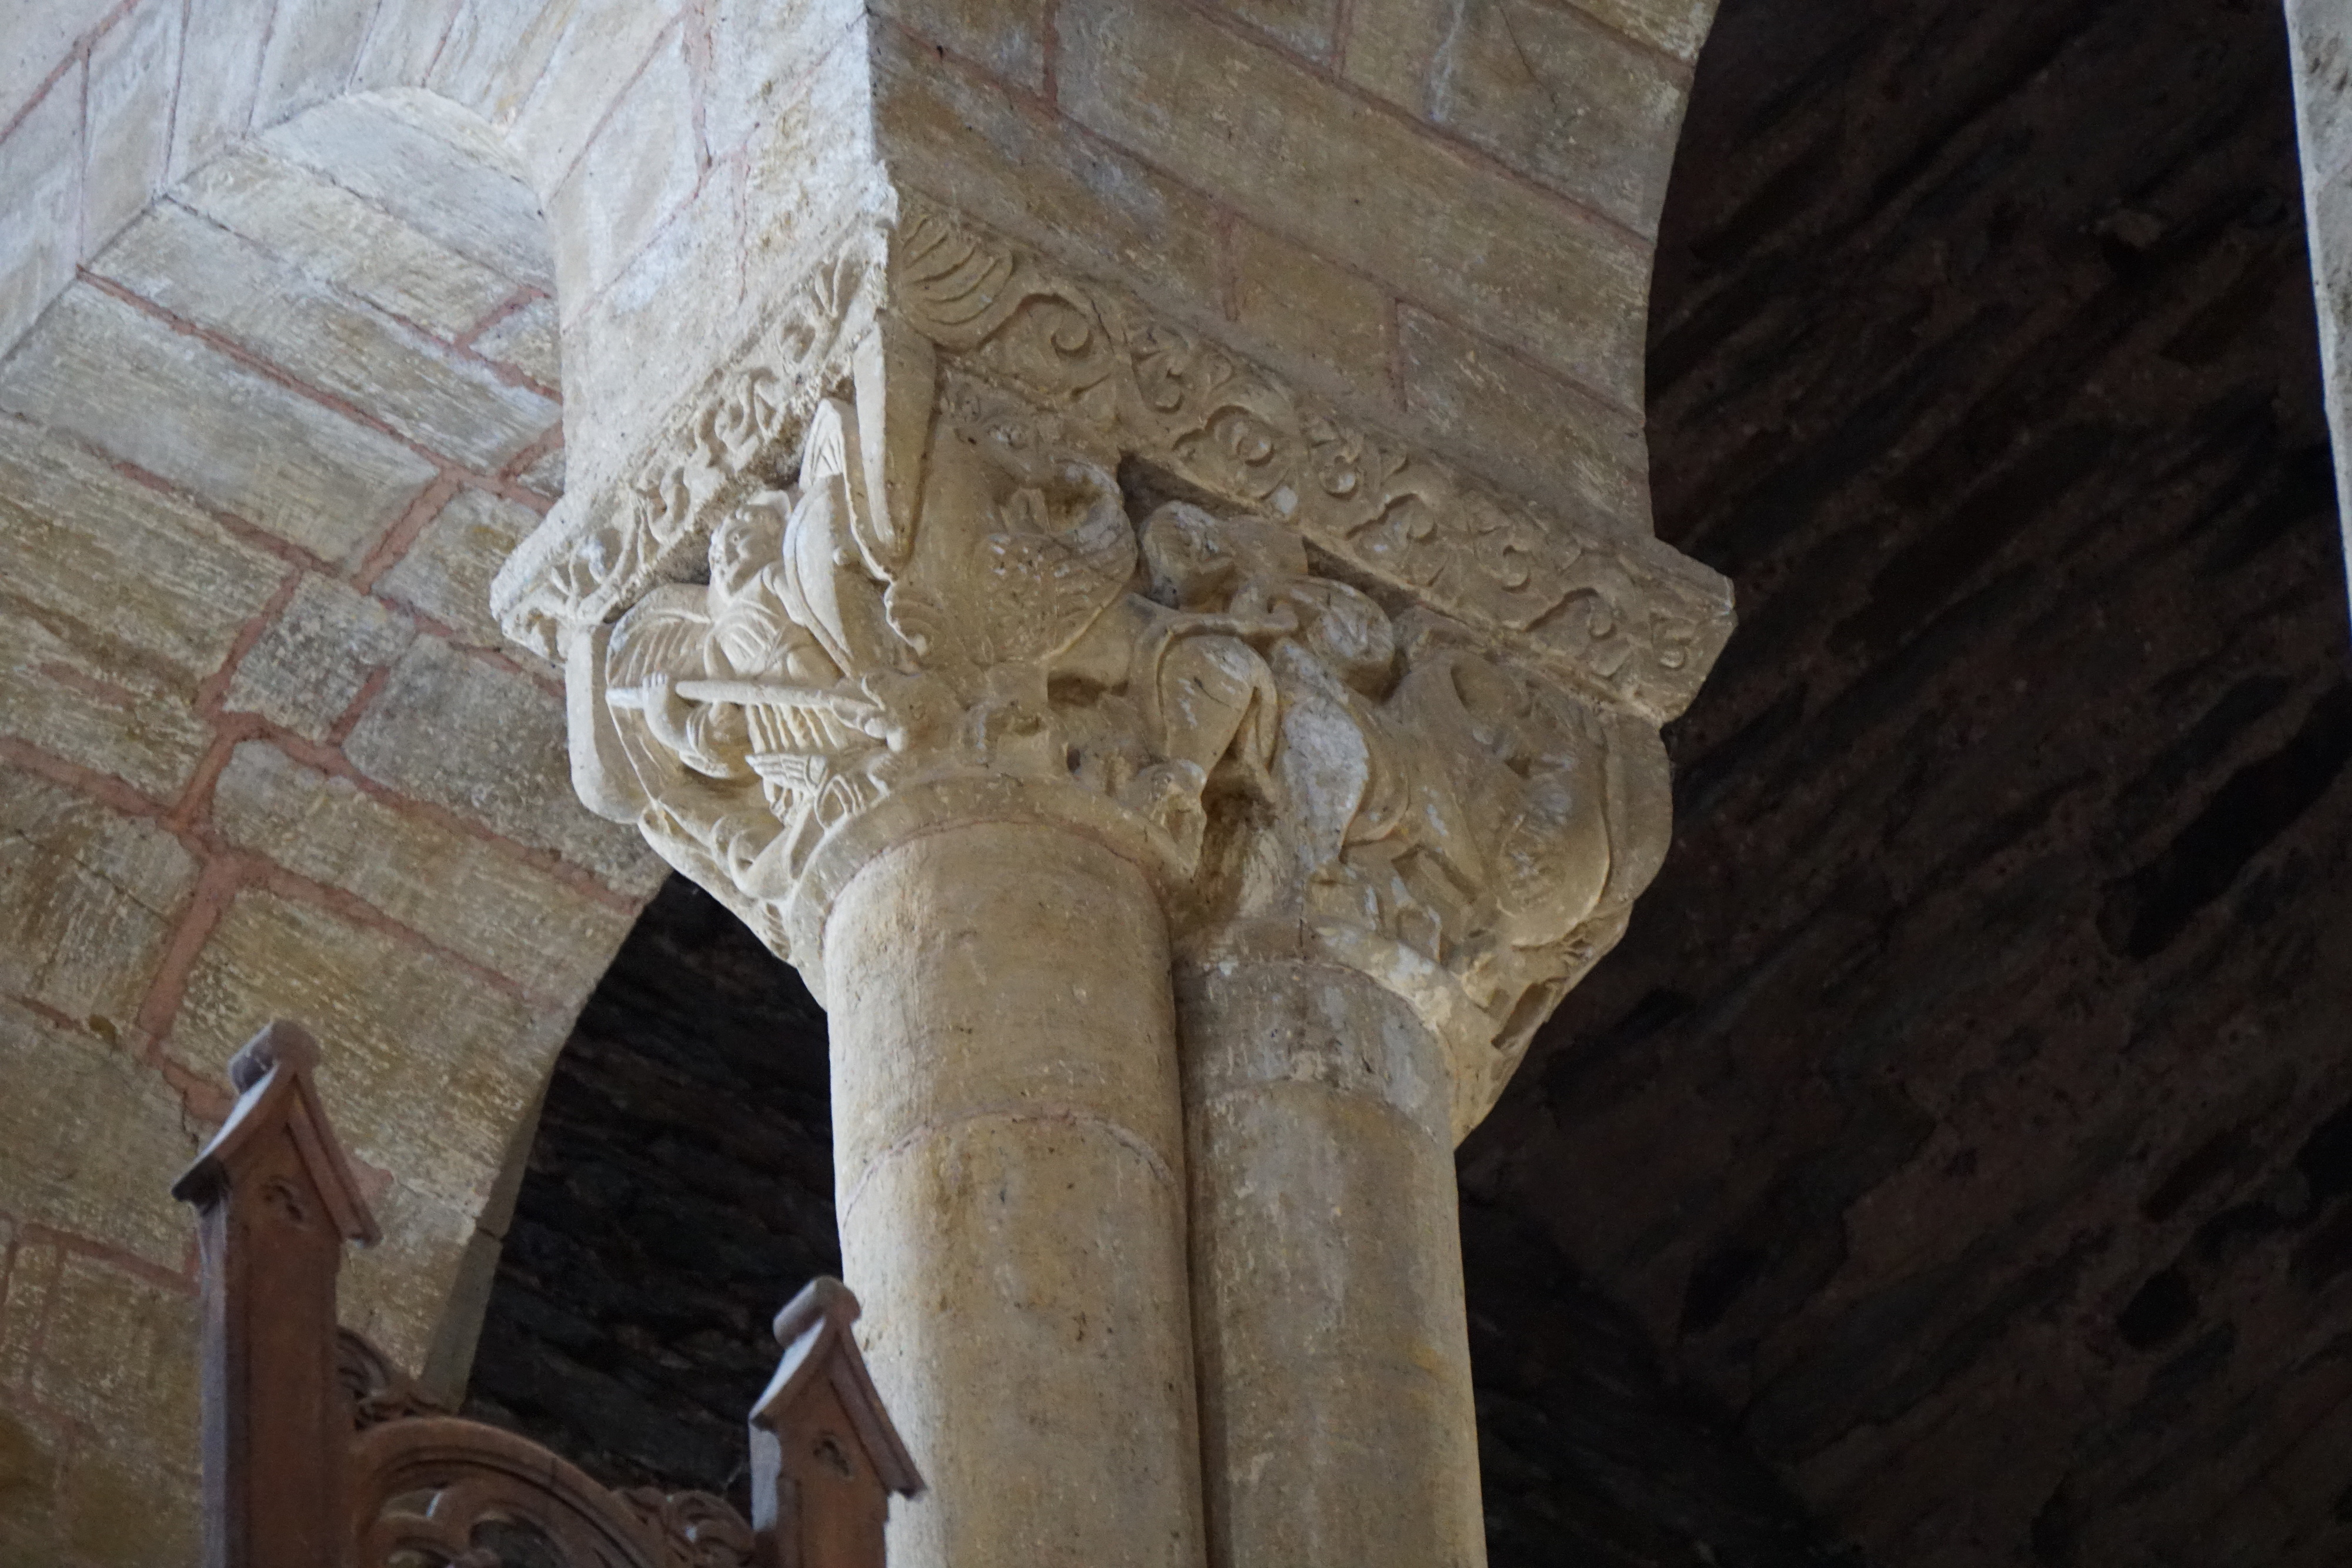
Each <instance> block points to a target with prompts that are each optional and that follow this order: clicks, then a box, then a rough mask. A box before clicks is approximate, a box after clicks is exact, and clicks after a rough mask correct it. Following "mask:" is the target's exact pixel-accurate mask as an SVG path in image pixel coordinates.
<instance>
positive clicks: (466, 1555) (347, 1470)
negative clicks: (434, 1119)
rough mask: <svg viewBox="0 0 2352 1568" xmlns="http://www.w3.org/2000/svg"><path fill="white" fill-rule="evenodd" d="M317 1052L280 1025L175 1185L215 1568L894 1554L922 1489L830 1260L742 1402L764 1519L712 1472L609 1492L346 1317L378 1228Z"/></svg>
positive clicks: (755, 1500) (738, 1563)
mask: <svg viewBox="0 0 2352 1568" xmlns="http://www.w3.org/2000/svg"><path fill="white" fill-rule="evenodd" d="M318 1068H319V1049H318V1046H317V1045H316V1044H315V1043H314V1042H313V1041H312V1040H311V1039H310V1036H309V1035H308V1034H307V1033H305V1032H304V1031H303V1030H301V1029H299V1027H297V1026H295V1025H293V1024H289V1023H282V1022H281V1023H273V1024H271V1025H270V1026H269V1027H268V1028H267V1029H265V1030H262V1031H261V1033H259V1034H258V1035H257V1036H255V1037H254V1039H253V1040H251V1041H250V1042H249V1043H247V1046H246V1047H245V1049H244V1050H242V1051H239V1052H238V1053H237V1054H236V1058H235V1059H234V1060H233V1061H231V1062H230V1063H229V1077H230V1079H231V1081H232V1082H233V1083H234V1084H235V1085H236V1090H237V1092H238V1096H239V1098H238V1100H237V1102H236V1109H235V1110H234V1111H233V1112H232V1113H230V1115H229V1118H228V1120H227V1122H226V1124H223V1125H222V1127H221V1130H220V1132H219V1133H218V1134H216V1135H215V1137H214V1138H213V1140H212V1143H211V1144H210V1145H208V1146H207V1147H206V1148H205V1151H204V1153H203V1154H202V1155H199V1156H197V1159H196V1161H195V1163H194V1165H193V1166H190V1167H189V1169H188V1171H187V1173H186V1174H185V1175H184V1176H181V1178H180V1179H179V1181H178V1182H177V1183H175V1184H174V1185H173V1189H172V1191H173V1196H174V1197H178V1198H180V1199H182V1200H184V1201H185V1202H187V1203H190V1204H192V1205H194V1207H195V1208H196V1210H197V1213H198V1217H199V1225H200V1254H201V1258H202V1262H203V1291H204V1343H203V1349H202V1355H203V1358H204V1477H205V1479H204V1486H205V1543H204V1559H203V1561H204V1564H205V1568H883V1561H884V1553H883V1524H884V1521H885V1519H886V1518H887V1513H888V1510H889V1501H890V1498H891V1497H892V1496H893V1495H894V1494H895V1495H899V1496H912V1495H914V1494H915V1493H916V1492H917V1491H919V1490H920V1489H921V1486H922V1481H921V1479H920V1478H919V1476H918V1475H917V1473H916V1470H915V1467H914V1463H913V1461H912V1460H911V1459H910V1458H908V1454H907V1450H906V1448H905V1445H904V1444H903V1443H901V1442H900V1440H899V1437H898V1433H897V1431H896V1430H895V1429H894V1428H893V1427H892V1426H891V1423H890V1417H889V1416H888V1414H887V1412H886V1411H885V1410H884V1409H883V1407H882V1402H881V1399H880V1397H879V1396H877V1394H876V1392H875V1389H874V1384H873V1381H872V1379H871V1378H870V1377H869V1376H868V1375H867V1374H866V1363H865V1360H864V1358H863V1357H862V1356H861V1355H860V1354H859V1352H858V1348H857V1342H856V1338H855V1336H854V1335H853V1334H852V1333H851V1324H852V1323H853V1322H855V1321H856V1317H857V1311H858V1308H857V1300H856V1297H855V1296H853V1295H852V1294H851V1293H850V1291H849V1290H848V1288H847V1287H846V1286H845V1285H843V1284H842V1283H841V1282H840V1281H837V1280H828V1279H821V1280H818V1281H814V1283H812V1284H811V1285H809V1286H808V1288H807V1289H805V1290H803V1291H802V1292H801V1293H800V1294H799V1296H797V1297H796V1298H795V1299H794V1300H793V1302H792V1304H791V1305H789V1306H787V1307H786V1308H785V1309H784V1310H783V1312H782V1313H781V1314H779V1315H778V1317H777V1318H776V1324H775V1327H776V1337H777V1340H778V1342H779V1343H781V1344H782V1347H783V1356H782V1362H781V1364H779V1365H778V1367H777V1370H776V1375H775V1378H774V1380H773V1381H772V1383H771V1384H770V1385H769V1386H768V1389H767V1391H766V1393H764V1394H763V1395H761V1397H760V1399H759V1401H758V1402H757V1404H755V1405H754V1406H753V1407H752V1409H751V1422H750V1427H751V1434H750V1437H751V1518H750V1519H749V1520H746V1519H745V1518H744V1517H743V1516H742V1515H741V1514H740V1513H739V1512H737V1511H736V1510H735V1509H734V1508H733V1507H732V1506H731V1505H730V1503H728V1502H727V1501H726V1500H724V1499H721V1498H718V1497H714V1496H712V1495H710V1494H709V1493H707V1492H677V1493H667V1494H666V1493H663V1492H660V1491H657V1490H652V1489H648V1488H639V1489H634V1490H622V1491H616V1490H611V1489H608V1488H606V1487H604V1486H601V1485H599V1484H598V1483H597V1482H595V1481H594V1480H592V1479H589V1477H587V1476H586V1475H585V1474H583V1473H582V1472H581V1470H580V1469H577V1468H576V1467H574V1466H572V1465H571V1464H569V1463H567V1462H565V1461H564V1460H563V1459H562V1458H559V1457H558V1456H556V1455H555V1454H552V1453H551V1452H549V1451H548V1450H547V1449H545V1448H541V1446H539V1445H538V1444H536V1443H533V1442H530V1440H528V1439H526V1438H524V1437H518V1436H516V1435H515V1434H513V1433H511V1432H507V1431H503V1430H500V1429H499V1428H498V1427H488V1426H485V1425H483V1424H482V1423H480V1422H478V1421H468V1420H466V1419H464V1418H462V1417H460V1416H455V1415H452V1414H450V1413H448V1412H446V1411H444V1410H441V1409H439V1408H436V1406H433V1405H432V1404H431V1403H430V1402H428V1401H427V1400H426V1399H425V1398H424V1397H423V1396H422V1395H421V1394H420V1393H419V1392H418V1391H417V1389H416V1388H415V1385H413V1384H412V1383H411V1382H410V1381H409V1380H408V1379H407V1378H406V1377H404V1376H403V1375H401V1374H400V1373H399V1372H398V1371H397V1370H396V1369H394V1367H393V1366H392V1365H391V1364H389V1363H388V1362H387V1361H386V1360H385V1359H384V1357H383V1356H382V1355H381V1354H377V1352H376V1351H375V1350H374V1348H373V1346H371V1345H369V1344H368V1343H367V1342H366V1341H364V1340H362V1339H361V1338H360V1337H359V1336H358V1335H356V1334H354V1333H351V1332H350V1331H348V1330H345V1329H343V1328H341V1326H340V1325H339V1324H338V1322H337V1320H336V1313H335V1287H336V1276H337V1274H338V1272H339V1271H340V1270H341V1264H342V1252H343V1248H344V1246H345V1244H347V1243H358V1244H360V1245H362V1246H364V1245H366V1244H368V1243H370V1242H372V1241H373V1240H374V1239H376V1228H375V1222H374V1220H373V1218H370V1216H369V1214H368V1208H367V1205H366V1204H365V1202H363V1201H362V1198H361V1197H360V1193H359V1189H358V1188H357V1186H355V1185H354V1183H353V1181H352V1172H351V1167H350V1165H349V1162H348V1161H347V1160H346V1159H345V1158H344V1155H343V1152H342V1149H341V1145H338V1143H337V1142H336V1139H335V1134H334V1129H333V1128H332V1127H331V1126H330V1125H329V1124H328V1121H327V1117H326V1113H325V1112H324V1110H323V1109H322V1108H321V1106H320V1099H319V1092H318V1088H317V1085H316V1082H315V1076H316V1074H317V1071H318Z"/></svg>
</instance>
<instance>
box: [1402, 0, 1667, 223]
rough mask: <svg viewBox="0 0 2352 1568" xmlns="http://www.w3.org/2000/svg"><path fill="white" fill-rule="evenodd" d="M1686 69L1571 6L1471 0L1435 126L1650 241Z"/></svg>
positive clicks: (1440, 84)
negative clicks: (1474, 144)
mask: <svg viewBox="0 0 2352 1568" xmlns="http://www.w3.org/2000/svg"><path fill="white" fill-rule="evenodd" d="M1689 89H1690V68H1689V67H1688V66H1686V65H1685V64H1684V63H1683V62H1682V61H1680V60H1677V59H1674V58H1672V57H1664V56H1661V55H1660V54H1659V53H1658V51H1657V50H1656V49H1655V47H1648V46H1644V45H1642V44H1637V43H1635V42H1633V40H1631V39H1629V38H1627V37H1625V36H1624V35H1623V34H1622V33H1620V32H1617V31H1614V30H1612V29H1611V28H1609V27H1606V26H1602V25H1601V24H1600V23H1599V22H1596V21H1595V20H1593V19H1592V18H1591V16H1587V15H1586V14H1585V13H1584V12H1582V11H1580V10H1579V9H1577V8H1576V7H1575V6H1573V5H1557V4H1549V3H1543V0H1465V4H1464V5H1462V7H1461V10H1460V15H1459V18H1458V20H1456V21H1455V22H1454V25H1453V27H1452V29H1451V31H1450V33H1449V36H1448V37H1447V38H1446V41H1445V47H1444V55H1443V57H1441V59H1440V60H1439V62H1438V64H1437V68H1436V75H1435V78H1434V80H1433V83H1432V85H1431V91H1430V96H1429V110H1428V112H1429V118H1430V120H1432V121H1433V123H1435V124H1437V125H1439V126H1441V127H1443V128H1444V129H1445V130H1448V131H1453V132H1454V133H1455V134H1456V135H1459V136H1461V137H1463V138H1465V140H1467V141H1472V142H1475V143H1476V144H1477V145H1478V146H1480V147H1483V148H1485V149H1486V151H1487V152H1491V153H1493V154H1494V155H1495V156H1496V157H1497V158H1500V159H1501V160H1503V161H1504V162H1507V163H1509V164H1511V165H1513V166H1514V167H1517V168H1519V169H1524V170H1526V171H1527V172H1528V173H1530V174H1532V175H1534V176H1535V177H1536V178H1537V179H1538V180H1541V181H1542V182H1543V183H1546V184H1548V185H1550V186H1552V187H1553V188H1554V189H1556V190H1559V192H1561V193H1564V194H1566V195H1570V196H1573V197H1575V198H1576V199H1577V200H1579V201H1581V202H1585V203H1588V204H1591V206H1593V207H1594V208H1596V209H1598V210H1599V211H1601V212H1603V213H1606V214H1609V215H1610V216H1611V217H1612V218H1614V219H1616V220H1617V221H1618V222H1619V223H1621V224H1623V225H1626V226H1627V227H1628V228H1631V229H1633V230H1634V231H1636V232H1637V233H1640V234H1643V235H1655V234H1656V233H1657V229H1658V213H1659V211H1660V209H1661V208H1662V207H1663V205H1664V202H1665V193H1666V175H1667V173H1668V172H1669V171H1670V170H1671V169H1672V168H1673V166H1674V155H1675V137H1676V135H1677V133H1678V132H1679V131H1681V129H1682V120H1683V105H1684V103H1685V100H1686V99H1687V98H1688V95H1689Z"/></svg>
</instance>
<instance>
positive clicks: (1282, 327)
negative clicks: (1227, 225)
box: [1225, 219, 1405, 402]
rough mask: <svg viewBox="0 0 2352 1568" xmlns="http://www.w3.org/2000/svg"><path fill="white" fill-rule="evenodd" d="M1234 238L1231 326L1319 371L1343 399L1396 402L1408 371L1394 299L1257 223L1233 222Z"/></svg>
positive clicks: (1228, 264)
mask: <svg viewBox="0 0 2352 1568" xmlns="http://www.w3.org/2000/svg"><path fill="white" fill-rule="evenodd" d="M1230 234H1231V239H1230V241H1229V244H1230V246H1231V250H1230V253H1229V254H1228V256H1227V257H1226V263H1225V265H1226V267H1227V268H1228V269H1229V272H1228V276H1229V277H1231V279H1232V289H1233V301H1232V304H1233V316H1234V325H1235V326H1236V327H1238V328H1240V329H1241V330H1242V331H1243V332H1244V333H1247V334H1249V335H1250V336H1251V337H1253V338H1255V339H1257V340H1261V341H1263V342H1265V343H1268V344H1271V345H1273V347H1274V348H1275V349H1276V350H1277V351H1278V352H1281V353H1283V354H1285V355H1286V356H1288V357H1289V358H1291V359H1293V360H1296V361H1306V362H1307V363H1309V364H1312V365H1315V366H1317V367H1318V368H1319V369H1321V370H1322V371H1323V372H1324V374H1325V376H1326V378H1327V379H1326V382H1325V385H1326V386H1328V387H1329V388H1332V389H1334V390H1335V391H1337V392H1339V395H1342V396H1348V395H1353V396H1356V397H1358V398H1366V399H1367V401H1371V402H1383V401H1391V400H1392V399H1393V397H1394V395H1395V392H1396V389H1397V387H1398V385H1399V382H1398V371H1400V370H1401V369H1403V368H1405V367H1402V366H1401V365H1400V364H1399V363H1398V361H1397V360H1396V357H1395V345H1394V344H1393V343H1392V342H1391V329H1392V328H1393V326H1394V323H1395V317H1396V299H1395V298H1394V296H1392V295H1391V293H1390V292H1389V290H1388V289H1386V288H1384V287H1381V285H1380V284H1378V283H1376V282H1374V281H1373V280H1372V279H1370V278H1369V277H1363V276H1362V275H1361V274H1359V273H1354V272H1349V271H1348V270H1347V269H1346V268H1344V267H1335V266H1333V265H1332V264H1331V263H1330V262H1328V261H1327V260H1325V259H1324V258H1323V257H1321V256H1317V255H1315V254H1314V253H1313V252H1311V251H1308V250H1305V249H1302V248H1301V247H1299V246H1296V245H1294V244H1292V243H1291V242H1290V241H1288V240H1286V239H1284V238H1282V237H1281V236H1280V235H1276V234H1274V233H1273V232H1271V231H1270V230H1267V229H1264V228H1260V227H1259V226H1258V225H1255V224H1253V223H1246V222H1244V221H1242V220H1240V219H1235V220H1234V223H1233V225H1232V228H1231V230H1230ZM1367 394H1369V396H1368V395H1367Z"/></svg>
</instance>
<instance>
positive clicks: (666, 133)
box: [550, 34, 701, 300]
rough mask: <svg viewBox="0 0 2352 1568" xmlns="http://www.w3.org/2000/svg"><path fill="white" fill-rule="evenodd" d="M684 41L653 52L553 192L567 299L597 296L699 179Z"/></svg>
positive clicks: (558, 258) (560, 268)
mask: <svg viewBox="0 0 2352 1568" xmlns="http://www.w3.org/2000/svg"><path fill="white" fill-rule="evenodd" d="M694 100H695V94H694V90H693V86H692V83H691V81H690V79H689V73H688V68H687V63H686V53H685V41H684V39H683V38H682V37H679V36H678V35H677V34H672V35H671V37H669V39H668V41H667V42H666V43H665V44H664V46H663V47H661V48H660V49H658V50H656V52H655V54H654V56H653V57H652V58H651V59H650V60H649V61H648V62H647V63H646V68H645V69H644V71H643V72H642V73H641V74H640V75H639V76H638V78H637V79H636V80H635V82H634V83H633V84H632V85H631V86H630V87H629V89H628V90H627V91H625V92H624V93H623V94H622V95H621V98H620V100H619V101H618V102H616V103H615V104H614V106H613V109H612V112H611V114H610V115H609V117H608V118H607V119H606V120H604V124H603V125H602V126H600V127H599V128H598V129H597V131H596V134H595V135H594V136H593V138H592V139H591V140H590V141H589V143H588V147H587V150H586V152H583V154H582V155H581V158H580V161H579V162H578V163H577V164H576V165H574V167H573V168H572V172H571V175H570V176H569V177H568V178H567V179H566V180H565V181H564V182H563V183H562V185H561V186H559V187H558V188H557V189H556V191H555V193H554V197H553V201H552V204H551V205H552V211H551V214H550V217H551V221H552V224H553V226H554V231H555V235H556V253H555V260H556V271H557V275H558V276H559V277H561V278H562V283H563V290H564V294H565V296H566V297H567V298H575V299H582V300H586V299H590V298H593V297H594V296H595V295H597V294H598V293H600V292H601V291H602V290H603V289H604V286H605V285H606V284H608V283H610V282H611V281H612V280H613V278H614V276H615V275H616V274H618V273H619V272H620V270H621V268H622V267H624V266H625V265H626V264H627V262H628V260H629V258H630V257H632V256H635V255H636V254H637V252H638V251H640V250H642V249H644V248H645V246H646V242H647V241H648V240H650V239H651V238H652V237H653V235H654V231H655V229H656V228H658V227H659V226H660V225H661V222H662V220H663V219H664V218H666V217H667V216H668V215H669V214H671V213H673V212H675V211H677V208H678V207H680V206H681V205H683V204H685V202H686V199H687V198H688V196H690V195H692V194H693V193H694V189H695V185H696V183H697V182H698V180H699V179H700V177H701V147H700V144H699V142H698V140H697V137H696V135H695V125H694Z"/></svg>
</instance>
